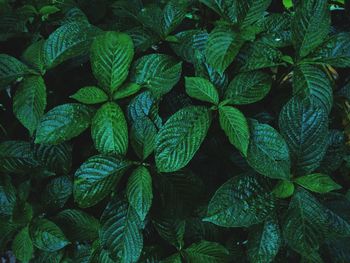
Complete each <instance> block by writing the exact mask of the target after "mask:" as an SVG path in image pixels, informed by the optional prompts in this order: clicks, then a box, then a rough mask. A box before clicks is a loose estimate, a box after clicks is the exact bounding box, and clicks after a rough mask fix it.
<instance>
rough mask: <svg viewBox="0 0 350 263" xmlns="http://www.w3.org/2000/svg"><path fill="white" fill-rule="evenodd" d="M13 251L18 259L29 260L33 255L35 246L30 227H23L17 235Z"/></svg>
mask: <svg viewBox="0 0 350 263" xmlns="http://www.w3.org/2000/svg"><path fill="white" fill-rule="evenodd" d="M12 251H13V254H14V255H15V257H16V258H17V259H19V260H20V261H23V262H29V260H30V259H31V258H32V256H33V252H34V248H33V243H32V240H31V239H30V236H29V229H28V227H24V228H22V230H21V231H19V233H18V234H17V235H16V237H15V239H14V240H13V243H12Z"/></svg>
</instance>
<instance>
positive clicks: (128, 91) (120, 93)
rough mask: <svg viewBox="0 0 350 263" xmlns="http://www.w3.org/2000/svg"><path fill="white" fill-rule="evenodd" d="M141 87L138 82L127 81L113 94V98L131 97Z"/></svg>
mask: <svg viewBox="0 0 350 263" xmlns="http://www.w3.org/2000/svg"><path fill="white" fill-rule="evenodd" d="M140 89H141V86H140V85H139V84H136V83H127V84H125V85H123V86H121V87H120V88H119V89H118V90H117V91H116V92H115V93H114V95H113V99H115V100H119V99H123V98H126V97H129V96H131V95H133V94H135V93H137V92H138V91H139V90H140Z"/></svg>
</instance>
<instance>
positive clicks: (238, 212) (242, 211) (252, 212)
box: [203, 174, 274, 227]
mask: <svg viewBox="0 0 350 263" xmlns="http://www.w3.org/2000/svg"><path fill="white" fill-rule="evenodd" d="M264 180H265V179H264V178H262V177H258V176H252V175H249V174H243V175H239V176H235V177H233V178H232V179H230V180H228V181H227V182H226V183H225V184H223V185H222V186H221V187H220V188H219V189H218V190H217V191H216V193H215V195H214V196H213V198H212V199H211V200H210V202H209V206H208V212H207V217H206V218H204V219H203V220H204V221H207V222H211V223H213V224H215V225H218V226H223V227H248V226H251V225H255V224H258V223H261V222H263V221H264V220H265V219H266V217H267V216H269V215H270V213H271V212H272V211H273V209H274V199H273V196H272V193H270V191H269V190H268V188H267V186H266V183H265V181H264Z"/></svg>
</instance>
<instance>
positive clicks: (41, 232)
mask: <svg viewBox="0 0 350 263" xmlns="http://www.w3.org/2000/svg"><path fill="white" fill-rule="evenodd" d="M29 233H30V237H31V239H32V240H33V244H34V245H35V246H36V247H37V248H39V249H41V250H44V251H47V252H54V251H57V250H60V249H61V248H64V247H65V246H67V245H68V244H69V241H68V240H67V238H66V237H65V236H64V234H63V232H62V230H61V229H60V228H59V227H58V226H57V225H56V224H55V223H53V222H52V221H50V220H48V219H37V220H35V221H34V222H32V223H31V225H30V227H29Z"/></svg>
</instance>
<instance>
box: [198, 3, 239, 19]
mask: <svg viewBox="0 0 350 263" xmlns="http://www.w3.org/2000/svg"><path fill="white" fill-rule="evenodd" d="M199 1H200V2H201V3H203V4H205V5H206V6H208V7H209V8H210V9H212V10H213V11H215V12H216V13H217V14H219V15H220V16H221V17H222V18H224V19H226V20H227V21H230V22H232V23H236V22H237V1H235V0H224V1H221V0H219V1H218V0H199Z"/></svg>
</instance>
